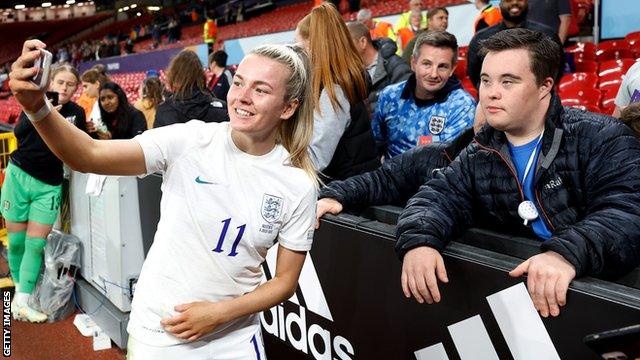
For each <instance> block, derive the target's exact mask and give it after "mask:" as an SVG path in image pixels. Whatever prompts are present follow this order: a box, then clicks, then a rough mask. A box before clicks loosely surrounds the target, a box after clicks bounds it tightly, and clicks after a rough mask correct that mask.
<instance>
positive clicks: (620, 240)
mask: <svg viewBox="0 0 640 360" xmlns="http://www.w3.org/2000/svg"><path fill="white" fill-rule="evenodd" d="M545 121H546V123H545V131H544V135H543V138H542V148H541V152H540V155H539V157H538V161H537V164H536V172H535V176H534V180H533V181H534V185H533V186H534V197H535V199H534V203H535V205H536V207H537V208H538V212H539V213H540V217H541V218H542V220H543V221H544V223H545V225H546V226H547V228H548V229H549V230H550V231H551V238H550V239H548V240H544V241H541V244H540V250H541V251H548V250H550V251H555V252H557V253H559V254H560V255H562V256H563V257H564V258H565V259H566V260H567V261H569V262H570V263H571V264H572V265H573V266H574V267H575V270H576V275H577V276H581V275H591V276H600V277H605V278H608V277H615V276H619V275H623V274H625V273H627V272H629V271H630V270H632V269H633V268H635V267H637V266H638V265H639V264H640V191H639V189H640V142H638V139H636V137H635V136H634V134H633V132H632V131H631V129H629V128H628V127H626V126H625V125H624V124H623V123H622V122H620V121H618V120H617V119H614V118H612V117H610V116H606V115H601V114H594V113H589V112H585V111H582V110H578V109H573V108H563V107H562V105H561V104H560V99H559V98H558V96H557V95H555V94H554V95H553V97H552V100H551V104H550V107H549V110H548V111H547V115H546V120H545ZM523 200H524V196H523V191H522V188H521V186H520V184H519V182H518V181H517V180H516V171H515V170H514V166H513V163H512V161H511V158H510V155H509V150H508V145H507V140H506V136H505V134H504V132H502V131H498V130H495V129H492V128H491V127H489V126H485V127H483V129H482V130H481V131H480V132H479V133H478V134H477V135H476V139H475V140H474V141H473V142H472V143H471V144H470V145H469V146H468V147H467V148H466V149H464V150H463V151H462V152H461V153H460V155H459V156H458V157H457V158H456V159H454V161H453V162H452V163H451V164H450V165H449V166H448V167H447V168H444V169H442V171H438V172H437V173H436V174H435V176H434V177H433V179H431V180H430V181H429V182H427V183H426V184H425V185H424V186H423V187H422V188H421V189H420V191H419V192H418V193H417V194H416V195H415V196H414V197H413V198H411V199H410V200H409V202H408V203H407V207H406V208H405V209H404V210H403V212H402V214H401V215H400V218H399V219H398V226H397V229H396V236H397V238H398V241H397V243H396V252H397V253H398V255H399V256H400V257H401V258H402V257H403V256H404V254H405V253H406V252H407V251H409V250H411V249H413V248H415V247H418V246H423V245H425V246H429V247H432V248H435V249H437V250H439V251H441V250H442V249H443V248H444V247H445V246H446V244H447V243H448V242H449V241H450V240H452V239H455V238H456V237H458V236H459V235H460V234H461V233H462V232H463V231H464V230H465V229H466V228H468V227H469V226H471V225H472V224H474V225H476V226H480V227H493V228H498V227H499V229H500V230H501V231H503V232H504V231H516V232H523V231H525V232H528V233H529V235H533V233H532V232H531V230H530V228H526V227H524V226H523V220H522V219H521V218H520V216H518V206H519V204H520V203H521V202H522V201H523Z"/></svg>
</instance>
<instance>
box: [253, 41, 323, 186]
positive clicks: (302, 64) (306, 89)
mask: <svg viewBox="0 0 640 360" xmlns="http://www.w3.org/2000/svg"><path fill="white" fill-rule="evenodd" d="M250 54H253V55H258V56H263V57H266V58H268V59H272V60H275V61H277V62H278V63H280V64H282V65H284V66H285V67H286V68H287V69H289V71H290V73H291V75H290V76H289V79H287V82H286V87H287V88H286V92H285V102H286V103H287V104H290V103H291V102H293V101H295V100H298V108H297V109H296V111H295V113H294V114H293V116H292V117H291V118H290V119H288V120H287V121H282V122H281V123H280V126H279V128H278V134H277V136H276V143H279V144H282V146H284V148H285V149H287V151H288V152H289V161H290V162H291V165H293V166H295V167H297V168H300V169H302V170H304V172H305V173H306V174H307V175H308V176H309V178H311V179H312V180H313V181H314V183H315V184H316V185H317V184H318V176H317V174H316V170H315V167H314V166H313V163H312V162H311V158H310V157H309V154H308V153H307V148H308V147H309V144H311V139H312V137H313V107H312V106H311V86H310V85H311V84H310V81H309V80H310V79H309V74H310V72H309V58H308V57H307V55H306V54H305V52H304V51H303V50H302V49H301V48H300V47H297V46H291V45H262V46H259V47H257V48H255V49H253V50H251V52H250Z"/></svg>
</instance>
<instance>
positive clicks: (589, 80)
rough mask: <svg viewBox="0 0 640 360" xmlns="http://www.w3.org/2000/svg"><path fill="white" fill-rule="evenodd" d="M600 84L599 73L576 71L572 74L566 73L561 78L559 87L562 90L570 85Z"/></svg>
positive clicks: (583, 86) (581, 86) (592, 85)
mask: <svg viewBox="0 0 640 360" xmlns="http://www.w3.org/2000/svg"><path fill="white" fill-rule="evenodd" d="M597 85H598V75H597V74H596V73H586V72H576V73H572V74H566V75H564V76H563V77H562V78H561V79H560V83H559V85H558V87H559V88H560V91H562V89H564V88H568V87H576V86H579V87H580V88H588V87H592V88H594V89H595V88H596V86H597Z"/></svg>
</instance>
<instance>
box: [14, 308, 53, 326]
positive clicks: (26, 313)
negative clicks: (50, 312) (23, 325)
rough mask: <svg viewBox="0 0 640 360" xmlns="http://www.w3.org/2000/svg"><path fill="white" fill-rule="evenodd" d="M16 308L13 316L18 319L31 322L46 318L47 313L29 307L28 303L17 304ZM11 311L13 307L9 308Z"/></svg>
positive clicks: (38, 321)
mask: <svg viewBox="0 0 640 360" xmlns="http://www.w3.org/2000/svg"><path fill="white" fill-rule="evenodd" d="M17 308H18V310H17V311H16V313H15V314H14V316H13V317H14V318H15V319H16V320H20V321H28V322H32V323H41V322H43V321H45V320H47V314H44V313H41V312H39V311H36V310H34V309H32V308H31V307H29V305H26V304H25V305H22V306H17ZM11 310H12V313H13V308H12V309H11Z"/></svg>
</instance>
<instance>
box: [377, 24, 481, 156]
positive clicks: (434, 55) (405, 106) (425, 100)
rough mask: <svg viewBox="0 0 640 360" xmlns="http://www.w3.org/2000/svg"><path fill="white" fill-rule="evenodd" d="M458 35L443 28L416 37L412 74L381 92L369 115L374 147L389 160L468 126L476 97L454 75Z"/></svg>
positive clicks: (452, 134) (446, 137)
mask: <svg viewBox="0 0 640 360" xmlns="http://www.w3.org/2000/svg"><path fill="white" fill-rule="evenodd" d="M457 54H458V43H457V41H456V37H455V36H453V35H452V34H450V33H448V32H446V31H428V32H425V33H423V34H421V35H419V36H418V39H417V40H416V46H415V48H414V53H413V56H412V59H411V68H412V69H413V71H414V74H413V75H411V76H410V77H409V79H407V80H406V81H403V82H400V83H397V84H395V85H390V86H387V87H386V88H385V89H384V90H382V91H381V92H380V96H379V98H378V103H377V105H376V110H375V112H374V115H373V118H372V120H371V127H372V129H373V136H374V138H375V140H376V143H377V146H378V150H379V152H380V153H383V154H384V155H385V158H387V159H390V158H391V157H393V156H396V155H398V154H401V153H403V152H405V151H407V150H409V149H411V148H413V147H415V146H416V145H425V144H430V143H437V142H448V141H451V140H453V139H455V138H456V137H457V136H458V135H459V134H460V133H462V131H464V130H465V129H467V128H470V127H471V125H472V124H473V119H474V116H475V108H476V105H475V101H474V100H473V98H472V97H471V95H469V94H468V93H467V92H466V91H465V90H464V89H462V86H461V84H460V81H459V80H458V79H456V77H455V76H452V75H453V72H454V70H455V66H456V60H457V56H458V55H457Z"/></svg>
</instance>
